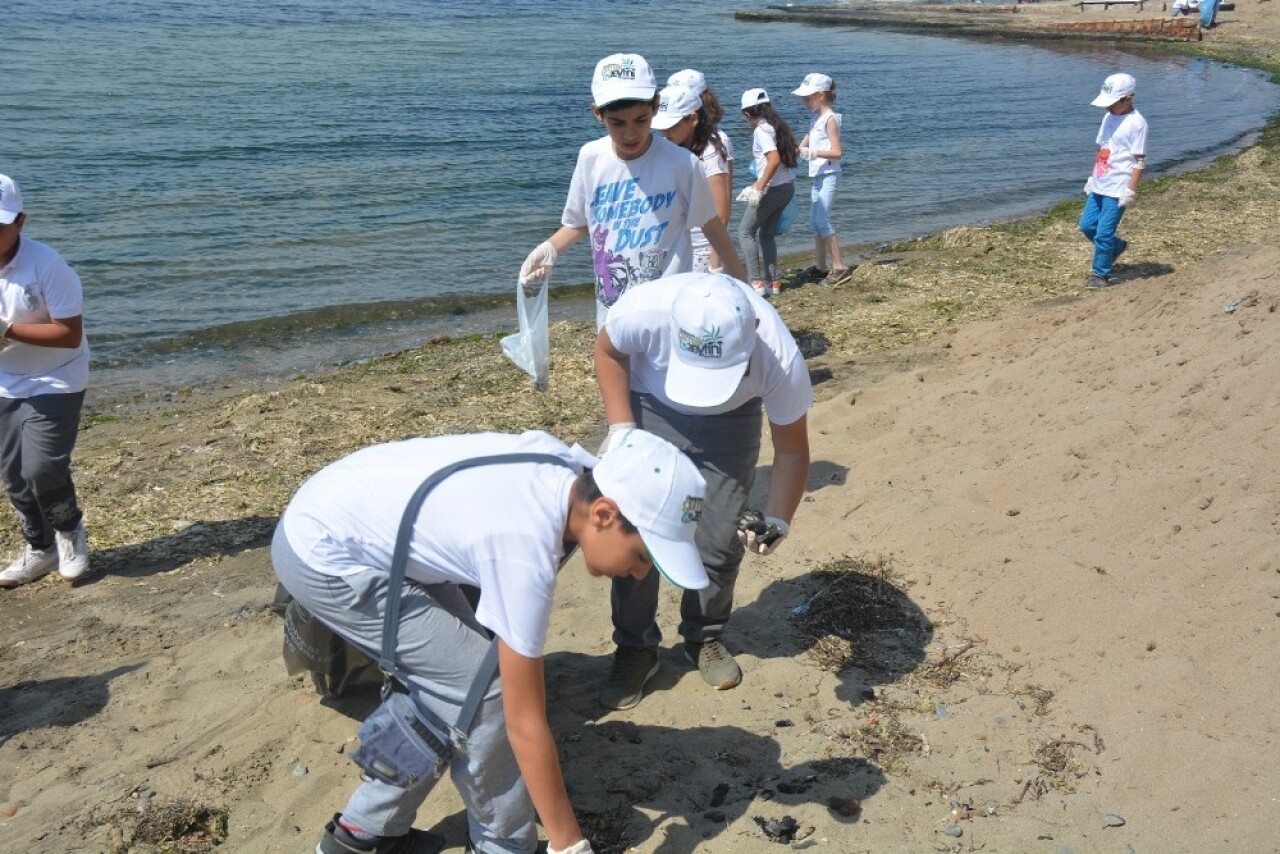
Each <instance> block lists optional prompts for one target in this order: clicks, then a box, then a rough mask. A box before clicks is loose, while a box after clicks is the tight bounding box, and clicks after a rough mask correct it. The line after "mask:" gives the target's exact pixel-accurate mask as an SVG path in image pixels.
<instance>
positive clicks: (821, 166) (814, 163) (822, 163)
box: [809, 110, 844, 178]
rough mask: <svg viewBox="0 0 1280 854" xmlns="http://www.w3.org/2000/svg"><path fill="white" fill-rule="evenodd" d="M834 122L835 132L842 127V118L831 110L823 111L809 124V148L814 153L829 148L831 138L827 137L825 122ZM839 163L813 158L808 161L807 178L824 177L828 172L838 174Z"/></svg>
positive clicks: (823, 158) (837, 161)
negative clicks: (830, 120)
mask: <svg viewBox="0 0 1280 854" xmlns="http://www.w3.org/2000/svg"><path fill="white" fill-rule="evenodd" d="M828 119H835V120H836V130H837V131H839V130H841V129H842V128H843V127H844V116H842V115H841V114H840V113H835V112H832V111H831V110H823V111H822V112H821V113H819V114H818V115H816V116H814V117H813V119H812V120H810V122H809V147H810V148H812V149H813V150H814V151H827V150H829V149H830V148H831V137H830V136H828V135H827V120H828ZM839 171H841V170H840V161H839V160H838V159H837V160H828V159H827V158H825V157H815V158H813V159H812V160H810V161H809V177H810V178H813V177H815V176H817V175H825V174H827V173H828V172H839Z"/></svg>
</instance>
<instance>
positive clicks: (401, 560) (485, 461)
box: [378, 452, 573, 741]
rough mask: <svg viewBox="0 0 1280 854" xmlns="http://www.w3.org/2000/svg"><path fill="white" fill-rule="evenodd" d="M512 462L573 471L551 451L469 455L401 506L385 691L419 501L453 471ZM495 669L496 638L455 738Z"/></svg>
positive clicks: (383, 659)
mask: <svg viewBox="0 0 1280 854" xmlns="http://www.w3.org/2000/svg"><path fill="white" fill-rule="evenodd" d="M512 463H546V464H549V465H558V466H564V467H565V468H567V469H569V470H571V471H572V470H573V466H572V465H570V464H569V463H568V462H566V461H565V460H563V459H561V458H560V457H557V456H554V455H552V454H537V453H532V452H529V453H514V454H494V455H493V456H488V457H472V458H471V459H467V460H459V461H458V462H456V463H451V464H450V465H447V466H445V467H444V468H442V469H439V470H438V471H436V472H435V473H434V474H432V475H431V476H430V477H428V478H427V479H426V480H424V481H423V482H422V484H421V485H420V486H419V487H418V488H417V490H416V491H415V492H414V493H413V496H412V497H411V498H410V499H409V504H408V506H407V507H405V509H404V515H403V516H401V517H400V528H399V530H398V531H397V532H396V548H395V551H394V552H393V553H392V555H391V572H390V577H389V578H388V580H387V584H388V590H387V607H386V612H385V613H384V615H383V619H382V653H381V654H380V655H379V656H378V669H379V670H381V671H382V675H383V680H384V682H383V693H384V694H385V693H386V691H387V690H389V688H390V685H391V679H392V678H393V677H394V676H395V675H396V672H397V671H396V639H397V636H398V635H399V633H400V591H401V588H403V586H404V572H405V564H406V563H408V560H409V542H410V541H411V540H412V538H413V527H414V525H415V524H416V523H417V521H418V513H419V511H420V510H421V509H422V502H423V501H424V500H426V497H427V494H428V493H430V492H431V490H433V489H435V488H436V486H438V485H439V484H440V481H442V480H444V479H445V478H446V477H448V476H449V475H451V474H454V473H455V472H459V471H463V470H464V469H470V468H476V467H478V466H493V465H509V464H512ZM569 554H571V552H570V553H566V554H565V560H567V559H568V557H569ZM563 565H564V562H563V561H561V566H563ZM497 669H498V639H497V638H496V637H495V638H494V639H493V643H491V644H490V645H489V650H488V652H486V653H485V656H484V660H483V661H481V662H480V669H479V670H478V671H477V672H476V676H475V679H474V680H473V681H472V683H471V688H470V689H469V690H468V691H467V698H466V699H465V700H464V701H463V702H462V710H461V711H460V712H459V713H458V722H457V724H456V725H455V726H454V727H453V729H454V733H455V737H460V738H461V739H462V740H463V741H465V740H466V734H467V731H468V730H470V729H471V721H472V719H474V718H475V715H476V710H478V709H479V708H480V701H481V699H482V698H483V697H484V692H485V690H486V689H487V688H488V687H489V682H490V681H492V679H493V674H494V673H495V672H496V671H497Z"/></svg>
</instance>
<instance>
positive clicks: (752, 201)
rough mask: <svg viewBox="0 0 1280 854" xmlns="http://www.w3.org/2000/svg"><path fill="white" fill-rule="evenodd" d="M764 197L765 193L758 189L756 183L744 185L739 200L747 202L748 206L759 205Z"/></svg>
mask: <svg viewBox="0 0 1280 854" xmlns="http://www.w3.org/2000/svg"><path fill="white" fill-rule="evenodd" d="M762 198H764V193H762V192H760V191H759V190H757V189H756V188H755V185H754V184H752V185H750V186H747V187H743V188H742V192H741V193H738V201H740V202H746V203H747V206H748V207H753V208H754V207H758V206H759V205H760V200H761V199H762Z"/></svg>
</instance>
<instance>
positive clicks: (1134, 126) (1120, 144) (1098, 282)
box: [1080, 74, 1147, 290]
mask: <svg viewBox="0 0 1280 854" xmlns="http://www.w3.org/2000/svg"><path fill="white" fill-rule="evenodd" d="M1135 85H1136V82H1135V81H1134V79H1133V78H1132V77H1131V76H1129V75H1128V74H1112V75H1111V76H1110V77H1108V78H1107V79H1106V80H1105V81H1104V82H1103V84H1102V91H1101V92H1099V93H1098V97H1096V98H1094V99H1093V106H1095V107H1103V108H1105V109H1106V111H1107V114H1106V116H1104V117H1103V119H1102V127H1100V128H1098V138H1097V144H1098V155H1097V157H1096V158H1095V159H1094V162H1093V172H1092V174H1090V175H1089V180H1088V181H1086V182H1085V185H1084V191H1085V193H1086V194H1087V198H1086V199H1085V203H1084V212H1083V213H1081V215H1080V231H1082V232H1083V233H1084V236H1085V237H1087V238H1089V240H1091V241H1093V268H1092V269H1091V270H1090V271H1089V278H1088V280H1087V281H1086V282H1085V285H1084V286H1085V287H1086V288H1089V289H1090V290H1096V289H1098V288H1108V287H1111V284H1112V283H1111V272H1112V268H1113V265H1114V264H1115V260H1116V259H1117V258H1119V257H1120V255H1121V253H1123V252H1124V250H1125V249H1127V248H1129V244H1128V242H1127V241H1125V240H1124V239H1123V238H1120V237H1118V236H1116V229H1117V228H1118V227H1119V225H1120V218H1121V217H1123V216H1124V209H1125V207H1126V206H1127V205H1129V204H1130V203H1132V202H1133V200H1134V197H1135V196H1136V194H1137V189H1138V181H1139V180H1141V178H1142V170H1143V169H1144V168H1145V167H1146V164H1147V120H1146V119H1144V118H1143V117H1142V113H1139V112H1138V111H1137V110H1135V109H1134V108H1133V90H1134V88H1135Z"/></svg>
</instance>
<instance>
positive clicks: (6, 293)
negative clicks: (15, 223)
mask: <svg viewBox="0 0 1280 854" xmlns="http://www.w3.org/2000/svg"><path fill="white" fill-rule="evenodd" d="M83 297H84V294H83V291H82V289H81V286H80V277H79V276H77V275H76V273H75V271H74V270H72V269H71V267H70V266H68V265H67V262H66V261H64V260H62V256H61V255H59V254H58V253H57V252H56V251H55V250H54V249H53V248H51V247H49V246H47V245H45V244H43V243H41V242H40V241H38V240H32V239H31V238H30V237H20V238H19V239H18V253H17V254H16V255H14V256H13V259H12V260H11V261H9V263H8V264H6V265H5V266H4V267H0V316H2V317H4V319H5V320H7V321H8V322H9V323H48V322H49V321H50V320H51V319H55V318H56V319H58V320H69V319H70V318H73V317H79V316H80V315H81V313H82V308H81V301H82V300H83ZM88 384H89V340H88V338H86V337H85V336H84V335H81V336H80V346H78V347H37V346H35V345H34V344H23V343H22V342H20V341H13V340H10V341H9V342H8V346H7V347H5V348H4V350H3V351H0V397H9V398H14V399H15V400H21V399H24V398H28V397H35V396H37V395H41V394H69V393H73V392H77V391H84V390H85V387H86V386H87V385H88Z"/></svg>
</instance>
